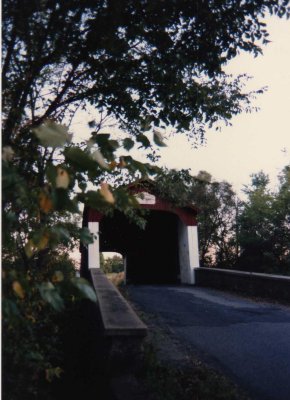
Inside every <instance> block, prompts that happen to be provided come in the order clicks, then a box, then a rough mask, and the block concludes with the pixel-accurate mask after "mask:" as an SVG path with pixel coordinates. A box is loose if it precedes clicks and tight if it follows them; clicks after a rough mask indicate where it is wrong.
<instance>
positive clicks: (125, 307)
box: [90, 268, 148, 375]
mask: <svg viewBox="0 0 290 400" xmlns="http://www.w3.org/2000/svg"><path fill="white" fill-rule="evenodd" d="M90 272H91V280H92V283H93V286H94V288H95V291H96V295H97V299H98V308H99V311H100V316H101V320H102V325H103V335H104V345H105V346H106V347H107V350H106V352H107V357H106V364H107V365H106V368H107V370H108V373H109V374H110V375H114V373H115V372H117V373H120V371H121V372H122V373H128V372H132V371H134V370H136V368H138V365H139V363H140V360H141V357H142V351H141V346H142V342H143V339H144V338H145V336H146V335H147V333H148V329H147V326H146V325H145V324H144V323H143V322H142V321H141V320H140V318H139V317H138V316H137V315H136V313H135V312H134V310H133V309H132V307H131V306H130V305H129V304H128V302H127V301H126V300H125V299H124V297H123V296H122V295H121V294H120V292H119V291H118V289H117V288H116V287H115V286H114V285H113V284H112V282H110V281H109V280H108V278H107V277H106V275H105V274H104V273H103V272H102V271H101V270H100V269H97V268H94V269H91V270H90Z"/></svg>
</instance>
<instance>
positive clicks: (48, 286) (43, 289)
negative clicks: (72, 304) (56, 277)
mask: <svg viewBox="0 0 290 400" xmlns="http://www.w3.org/2000/svg"><path fill="white" fill-rule="evenodd" d="M38 288H39V292H40V295H41V297H42V299H43V300H44V301H45V302H47V303H48V304H50V305H51V306H52V308H54V309H55V311H62V310H63V309H64V301H63V299H62V298H61V296H60V294H59V292H58V291H57V289H56V287H55V286H54V285H53V284H52V283H51V282H43V283H41V284H40V285H39V287H38Z"/></svg>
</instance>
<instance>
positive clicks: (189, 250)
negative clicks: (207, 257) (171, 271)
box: [178, 221, 199, 285]
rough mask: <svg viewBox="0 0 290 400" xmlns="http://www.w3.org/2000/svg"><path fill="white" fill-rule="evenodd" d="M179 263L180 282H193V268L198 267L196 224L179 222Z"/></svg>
mask: <svg viewBox="0 0 290 400" xmlns="http://www.w3.org/2000/svg"><path fill="white" fill-rule="evenodd" d="M178 237H179V264H180V280H181V283H188V284H192V285H193V284H195V273H194V270H195V269H196V268H198V267H199V252H198V233H197V226H191V225H190V226H187V225H185V224H184V223H183V222H182V221H180V222H179V229H178Z"/></svg>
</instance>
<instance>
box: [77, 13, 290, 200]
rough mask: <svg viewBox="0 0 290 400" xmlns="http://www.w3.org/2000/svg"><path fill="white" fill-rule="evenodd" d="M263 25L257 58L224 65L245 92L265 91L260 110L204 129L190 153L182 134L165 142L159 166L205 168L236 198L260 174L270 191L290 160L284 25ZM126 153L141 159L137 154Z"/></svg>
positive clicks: (80, 124)
mask: <svg viewBox="0 0 290 400" xmlns="http://www.w3.org/2000/svg"><path fill="white" fill-rule="evenodd" d="M265 22H266V23H267V27H268V32H269V34H270V36H269V40H270V41H271V43H269V44H268V45H267V46H264V48H263V55H260V56H258V57H256V58H255V57H253V56H250V55H249V54H245V53H244V54H240V55H239V56H237V57H236V58H235V59H234V60H232V61H231V62H230V63H229V64H228V65H227V66H226V72H228V73H231V74H234V75H237V74H240V73H247V74H248V75H250V76H252V79H251V81H250V82H249V89H250V90H254V89H260V88H262V87H265V86H267V87H268V90H267V92H266V93H264V94H262V95H259V97H258V99H257V100H256V101H255V102H254V104H253V105H255V106H258V107H259V108H260V111H258V112H253V113H250V114H246V113H243V114H240V115H239V116H236V117H234V118H233V119H232V120H231V123H232V125H231V126H224V127H223V128H222V130H221V131H216V130H215V129H213V130H207V132H206V143H205V144H204V145H200V146H198V148H196V149H195V148H193V146H192V144H191V143H189V142H188V140H187V139H186V137H185V136H184V135H176V136H174V137H169V138H167V140H166V143H167V147H165V148H161V159H160V161H159V163H158V165H159V166H166V167H167V168H175V169H181V168H185V169H187V168H190V169H191V173H192V174H193V175H195V174H197V173H198V172H199V171H200V170H205V171H207V172H209V173H210V174H211V175H212V176H213V179H214V180H217V181H222V180H226V181H228V182H230V183H231V184H232V185H233V187H234V189H235V190H236V191H237V192H238V193H239V194H241V189H242V188H243V186H244V185H246V184H249V183H250V181H251V179H250V174H252V173H256V172H259V171H261V170H263V171H264V172H265V173H267V174H269V177H270V179H271V186H272V188H273V189H275V188H276V186H277V183H278V179H277V175H278V174H279V172H280V171H281V170H282V168H283V167H284V166H286V165H287V164H288V163H289V162H290V122H289V116H290V21H289V20H288V21H287V20H286V19H279V18H277V17H268V18H267V19H266V20H265ZM91 119H92V115H88V114H86V115H85V114H81V115H80V116H79V117H78V118H76V121H75V122H74V123H73V125H72V126H71V129H72V130H73V131H75V132H76V136H77V137H79V138H82V139H84V138H86V137H88V136H89V129H88V127H87V122H88V121H90V120H91ZM105 131H106V132H108V131H109V130H108V129H107V128H106V129H105ZM111 131H112V130H111ZM131 154H132V156H133V157H135V158H137V159H138V158H139V159H140V160H141V161H142V156H140V154H138V153H136V152H134V153H131ZM144 160H145V161H147V160H146V159H145V158H143V161H144Z"/></svg>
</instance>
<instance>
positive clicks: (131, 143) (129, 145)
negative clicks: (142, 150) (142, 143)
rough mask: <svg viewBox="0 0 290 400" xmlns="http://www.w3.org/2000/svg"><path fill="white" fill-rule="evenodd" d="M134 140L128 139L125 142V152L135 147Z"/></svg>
mask: <svg viewBox="0 0 290 400" xmlns="http://www.w3.org/2000/svg"><path fill="white" fill-rule="evenodd" d="M134 144H135V142H134V140H132V139H130V138H126V139H124V140H123V147H124V149H125V150H127V151H129V150H131V149H132V148H133V147H134Z"/></svg>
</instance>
